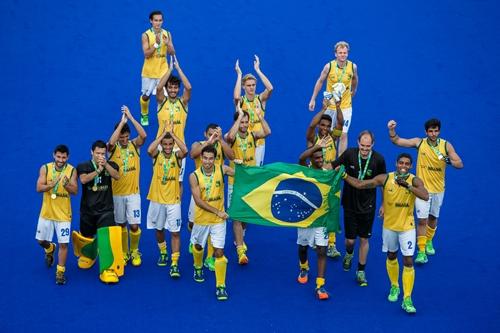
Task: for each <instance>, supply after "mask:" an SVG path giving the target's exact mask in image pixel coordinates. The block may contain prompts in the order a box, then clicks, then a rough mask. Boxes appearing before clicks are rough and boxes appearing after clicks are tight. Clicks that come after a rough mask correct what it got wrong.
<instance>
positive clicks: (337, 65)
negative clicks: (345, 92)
mask: <svg viewBox="0 0 500 333" xmlns="http://www.w3.org/2000/svg"><path fill="white" fill-rule="evenodd" d="M335 65H336V66H335V75H336V76H337V83H341V82H342V78H343V77H344V74H345V71H346V68H347V61H346V63H345V66H344V67H343V68H342V74H341V75H340V77H339V72H338V71H339V64H338V63H337V62H336V61H335Z"/></svg>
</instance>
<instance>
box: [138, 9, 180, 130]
mask: <svg viewBox="0 0 500 333" xmlns="http://www.w3.org/2000/svg"><path fill="white" fill-rule="evenodd" d="M149 22H151V28H150V29H148V30H146V31H145V32H144V33H143V34H142V51H143V52H144V65H143V66H142V88H141V90H142V96H141V98H140V104H141V124H142V125H143V126H148V125H149V116H148V114H149V98H150V97H151V94H153V95H155V94H156V86H157V85H158V82H159V81H160V78H161V77H162V76H163V75H164V74H165V73H166V72H167V70H168V69H169V68H168V64H167V58H166V57H167V53H168V54H172V55H173V54H175V49H174V44H173V43H172V35H171V34H170V32H168V31H167V30H165V29H162V27H161V26H162V24H163V14H162V12H160V11H154V12H152V13H151V14H149Z"/></svg>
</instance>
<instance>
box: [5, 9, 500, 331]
mask: <svg viewBox="0 0 500 333" xmlns="http://www.w3.org/2000/svg"><path fill="white" fill-rule="evenodd" d="M156 8H158V9H161V10H163V11H164V13H165V23H164V27H166V28H167V29H168V30H170V31H172V34H173V38H174V43H175V47H176V50H177V53H178V58H179V62H180V64H181V66H182V68H183V70H184V72H185V73H186V74H187V75H188V77H189V79H190V81H191V83H192V85H193V98H192V101H191V103H190V106H189V109H190V114H189V118H188V126H187V132H186V137H187V141H188V146H189V145H190V144H191V143H192V142H193V141H194V140H197V139H199V138H200V137H201V135H202V131H203V129H204V127H205V125H206V123H208V122H214V121H215V122H219V123H220V124H221V125H222V127H223V129H224V130H227V129H228V128H229V126H230V124H231V114H232V110H233V109H232V90H233V86H234V80H235V78H236V75H235V73H234V69H233V68H234V62H235V60H236V58H240V64H241V66H242V70H243V72H248V71H250V70H251V69H253V68H252V57H253V54H254V53H257V54H258V55H259V56H260V58H261V63H262V64H261V68H262V70H263V71H264V73H266V75H268V77H269V78H270V80H271V81H272V83H273V84H274V87H275V91H274V93H273V96H272V99H271V100H270V101H269V103H268V112H267V113H266V118H267V119H268V122H269V123H270V126H271V128H272V131H273V134H272V136H271V137H270V138H269V140H268V141H267V148H266V149H267V151H266V162H267V163H269V162H275V161H286V162H295V161H296V160H297V157H298V155H299V154H300V152H301V151H302V149H303V148H304V144H305V140H304V135H305V130H306V126H307V124H308V122H309V121H310V118H311V117H312V115H313V114H312V113H310V112H309V111H307V104H308V100H309V97H310V94H311V91H312V88H313V86H314V83H315V80H316V79H317V76H318V75H319V72H320V70H321V68H322V66H323V65H324V64H325V63H326V62H327V61H329V60H330V59H331V58H332V45H333V43H334V42H336V41H338V40H347V41H349V42H350V44H351V52H350V59H352V60H353V61H354V62H356V63H357V65H358V68H359V69H358V70H359V77H360V84H359V89H358V94H357V96H356V97H355V100H354V107H353V108H354V117H353V124H352V126H351V129H350V135H349V140H350V145H352V144H354V143H355V138H356V135H357V133H359V132H360V131H361V130H363V129H366V128H368V129H371V130H373V131H374V132H375V134H376V136H377V142H376V146H375V149H376V150H378V151H379V152H381V153H382V154H383V155H384V156H385V157H386V161H387V164H388V167H389V168H391V167H392V165H393V161H394V158H395V156H396V155H397V153H398V152H400V151H401V150H400V149H397V148H395V147H394V146H392V145H391V144H390V142H389V139H388V138H387V130H386V123H387V121H388V120H389V119H392V118H394V119H396V120H397V121H398V123H399V126H398V133H399V134H400V135H401V136H404V137H414V136H420V135H423V134H424V129H423V123H424V121H425V120H426V119H428V118H430V117H438V118H440V119H441V120H442V123H443V127H442V136H443V137H444V138H446V139H448V140H450V141H451V142H452V143H453V145H454V146H455V148H456V150H457V152H458V153H459V154H460V155H461V157H462V159H463V160H464V164H465V168H464V169H463V170H449V171H448V173H447V192H446V198H445V204H444V206H443V208H442V219H441V220H440V225H439V229H438V232H437V236H436V240H435V245H436V248H437V256H435V257H433V258H431V261H430V263H429V264H427V265H426V266H425V267H419V268H417V270H416V283H415V289H414V295H413V300H414V303H415V305H416V307H417V310H418V313H417V315H416V316H415V317H408V316H407V315H406V314H405V313H403V311H402V310H401V309H400V306H399V303H398V304H389V303H388V302H387V301H386V293H387V292H388V287H389V283H388V278H387V274H386V272H385V256H384V255H383V254H382V253H381V251H380V249H381V239H380V238H381V235H380V234H381V231H380V229H381V228H380V225H381V223H380V220H378V221H376V224H375V227H374V236H373V240H372V242H371V252H370V255H369V261H368V266H367V274H368V278H369V281H370V285H369V287H368V288H364V289H362V288H359V287H358V286H357V285H356V284H355V282H354V275H353V274H354V273H353V272H350V273H345V272H343V270H342V267H341V263H340V262H334V261H329V262H328V267H327V288H328V290H329V291H330V293H331V299H330V300H329V301H327V302H323V303H320V302H318V301H316V300H315V298H314V297H313V293H312V291H313V288H314V287H313V285H312V283H311V282H310V283H309V285H307V286H301V285H298V284H297V283H296V281H295V278H296V274H297V272H298V267H297V266H298V264H297V261H298V259H297V257H296V252H297V250H296V245H295V240H296V232H295V230H292V229H274V228H263V227H256V226H251V228H250V230H249V233H248V236H247V237H248V238H247V240H248V241H247V242H248V244H249V247H250V252H249V256H250V260H251V263H250V265H249V266H247V267H239V266H238V265H237V264H236V262H235V253H234V250H233V248H232V246H231V245H230V244H231V243H232V233H228V237H227V244H228V246H227V254H226V255H227V256H228V258H229V260H230V263H229V265H228V273H227V276H228V278H227V285H228V292H229V294H230V300H229V301H228V302H226V303H219V302H217V301H216V300H215V297H214V277H213V276H212V275H210V274H207V277H208V278H207V281H206V282H205V283H204V284H197V283H195V282H194V281H193V280H192V278H191V274H192V258H191V257H190V256H189V255H188V253H187V239H188V238H187V237H188V233H187V231H186V230H183V232H182V235H183V236H182V237H183V242H184V243H183V245H182V251H183V252H182V254H181V259H180V266H181V272H182V273H183V277H182V278H181V279H180V280H179V281H172V280H171V279H170V278H169V277H168V276H167V275H168V272H167V269H164V268H159V267H156V256H157V249H156V245H155V241H154V235H153V233H152V232H151V231H146V230H145V226H144V227H143V238H142V239H141V250H142V252H143V266H142V267H140V268H138V269H133V268H129V267H127V269H126V276H125V277H124V278H123V279H122V281H121V282H120V284H118V285H116V286H106V285H103V284H101V283H100V282H99V281H98V278H97V274H98V271H97V267H96V268H94V269H92V270H91V271H79V270H78V269H77V267H76V260H75V258H74V256H73V255H72V254H70V256H69V262H68V268H67V276H68V284H67V285H66V286H64V287H59V286H56V285H55V284H54V272H53V271H50V272H49V271H48V270H47V269H46V268H45V267H44V264H43V254H42V250H41V249H40V247H39V246H38V245H37V244H36V241H35V240H34V234H35V227H36V222H37V218H38V214H39V209H40V205H41V196H40V195H39V194H37V193H36V192H35V182H36V179H37V172H38V170H39V167H40V165H41V164H43V163H46V162H48V161H50V159H51V152H52V149H53V148H54V146H55V145H57V144H59V143H66V144H68V145H69V146H70V149H71V155H70V163H72V164H73V165H76V164H78V163H79V162H81V161H84V160H86V159H88V158H89V150H90V144H91V142H92V141H94V140H95V139H104V140H107V139H108V138H109V136H110V134H111V132H112V129H113V126H114V124H115V123H116V122H117V121H118V120H119V117H120V106H121V105H122V104H127V105H129V107H130V108H131V110H132V111H133V112H134V114H135V115H138V114H139V105H138V104H139V103H138V98H139V94H140V83H141V80H140V71H141V66H142V61H143V56H142V50H141V45H140V34H141V33H142V32H143V31H144V30H145V29H146V28H147V27H148V26H149V21H148V15H149V12H150V11H151V10H152V9H156ZM498 12H499V6H498V4H497V2H495V1H492V0H487V1H479V0H477V1H450V0H445V1H439V2H438V1H378V2H374V1H367V0H363V1H357V2H352V3H351V2H338V1H306V2H300V1H295V0H293V1H289V2H284V1H277V0H269V1H242V0H233V1H221V0H215V1H210V2H201V1H168V2H160V1H131V0H126V1H121V2H117V1H116V2H104V1H96V0H88V1H74V0H68V1H53V2H41V1H39V2H35V1H15V0H5V1H3V2H1V3H0V13H1V14H0V15H1V20H0V26H1V28H2V29H1V30H2V34H1V35H0V36H1V37H0V38H1V39H0V43H1V45H2V56H1V59H2V61H1V63H2V65H1V66H0V68H1V72H0V73H1V76H2V89H1V91H2V97H3V98H2V102H3V106H2V114H3V116H2V120H1V124H2V128H4V132H3V135H4V140H6V143H5V144H4V153H3V154H2V173H3V176H4V180H3V184H4V185H3V190H2V191H1V194H0V203H1V212H2V225H3V237H2V239H3V242H2V247H1V254H2V255H1V262H0V281H1V283H0V287H1V288H2V290H3V291H2V296H1V304H0V332H32V331H38V332H49V331H55V330H56V329H60V330H62V331H72V332H87V331H89V332H90V331H105V330H106V331H109V330H116V331H122V332H125V331H127V332H128V331H131V332H132V331H150V332H157V331H160V330H162V331H164V330H167V331H181V332H184V331H193V332H198V331H201V332H211V331H220V332H226V331H233V330H234V331H240V332H257V331H260V332H305V331H313V332H320V331H329V332H330V331H335V332H345V331H353V332H356V331H361V330H364V331H368V332H382V331H388V330H390V329H392V330H397V331H401V332H411V331H419V332H423V331H444V330H447V331H449V332H470V331H472V330H475V331H477V332H487V331H491V332H493V331H500V306H499V305H498V300H499V299H500V292H499V291H498V280H499V277H500V263H499V260H498V234H499V231H500V227H499V224H498V222H497V217H496V212H497V211H498V209H497V206H496V204H497V200H498V194H497V193H498V186H499V184H498V180H497V178H498V177H497V175H496V168H497V165H498V152H499V149H498V145H497V144H496V140H497V139H496V134H497V132H496V131H497V130H498V129H499V126H498V121H499V117H498V114H497V110H498V109H499V103H498V98H497V96H496V95H498V93H497V92H498V90H499V88H500V84H499V82H498V78H497V74H498V73H499V72H500V68H499V67H500V66H499V65H498V59H499V55H500V54H499V50H500V45H499V39H498V37H495V36H497V33H495V31H497V29H498ZM495 13H496V14H495ZM260 89H262V87H261V86H259V90H260ZM318 103H319V102H318ZM153 105H154V103H152V106H153ZM151 109H153V107H151ZM152 118H153V124H152V125H151V126H150V127H148V128H147V131H148V133H149V134H150V137H152V136H154V134H155V133H156V121H155V119H154V117H152ZM150 140H151V138H149V139H148V143H149V142H151V141H150ZM411 153H412V154H413V156H416V155H415V152H414V151H412V152H411ZM149 165H150V164H149V158H148V157H147V156H146V154H145V151H144V154H143V159H142V169H143V172H142V177H141V178H142V179H141V187H142V198H143V214H144V215H145V212H146V210H147V201H146V199H145V197H146V194H147V189H148V188H149V180H150V175H151V171H150V167H149ZM192 170H193V163H192V162H191V161H189V162H188V171H192ZM188 192H189V191H188V190H187V188H186V191H185V194H184V201H183V212H184V214H183V215H184V217H185V216H186V214H187V213H186V212H187V206H188V199H189V193H188ZM79 199H80V198H79V196H78V197H76V198H74V199H73V212H74V223H73V227H74V229H78V206H79ZM144 222H145V221H144ZM144 222H143V223H144ZM228 230H230V229H228ZM339 239H342V236H340V237H339ZM342 250H343V247H342ZM311 259H312V260H311V261H312V262H314V260H313V257H311ZM314 271H315V268H314V265H313V275H314ZM495 286H497V287H495Z"/></svg>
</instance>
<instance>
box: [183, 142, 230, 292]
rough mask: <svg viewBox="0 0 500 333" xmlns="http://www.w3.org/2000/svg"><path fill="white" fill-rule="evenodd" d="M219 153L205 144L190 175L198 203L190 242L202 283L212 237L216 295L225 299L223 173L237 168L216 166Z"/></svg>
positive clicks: (196, 272)
mask: <svg viewBox="0 0 500 333" xmlns="http://www.w3.org/2000/svg"><path fill="white" fill-rule="evenodd" d="M216 156H217V150H216V149H215V147H214V146H211V145H209V146H205V147H204V148H203V149H202V151H201V166H200V167H199V168H198V169H196V170H195V171H194V172H193V173H191V175H190V176H189V184H190V185H191V193H192V195H193V199H194V202H195V203H196V206H195V208H194V225H193V230H192V232H191V243H192V244H194V246H193V259H194V280H195V281H196V282H203V281H205V279H204V277H203V247H204V246H205V244H206V243H207V238H208V236H210V238H211V240H212V245H213V247H214V257H215V280H216V296H217V299H218V300H220V301H222V300H226V299H227V292H226V267H227V258H226V257H225V256H224V243H225V239H226V219H227V218H228V215H227V213H226V212H225V211H224V175H230V176H234V170H233V169H231V168H230V167H228V166H225V165H217V166H216V165H215V158H216Z"/></svg>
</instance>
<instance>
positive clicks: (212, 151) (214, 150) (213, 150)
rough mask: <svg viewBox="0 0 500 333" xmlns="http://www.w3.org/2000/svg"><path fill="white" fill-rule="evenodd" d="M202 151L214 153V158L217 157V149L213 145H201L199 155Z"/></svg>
mask: <svg viewBox="0 0 500 333" xmlns="http://www.w3.org/2000/svg"><path fill="white" fill-rule="evenodd" d="M204 153H212V154H214V158H215V157H217V149H215V147H214V146H213V145H207V146H205V147H203V149H202V150H201V155H202V156H203V154H204Z"/></svg>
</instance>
